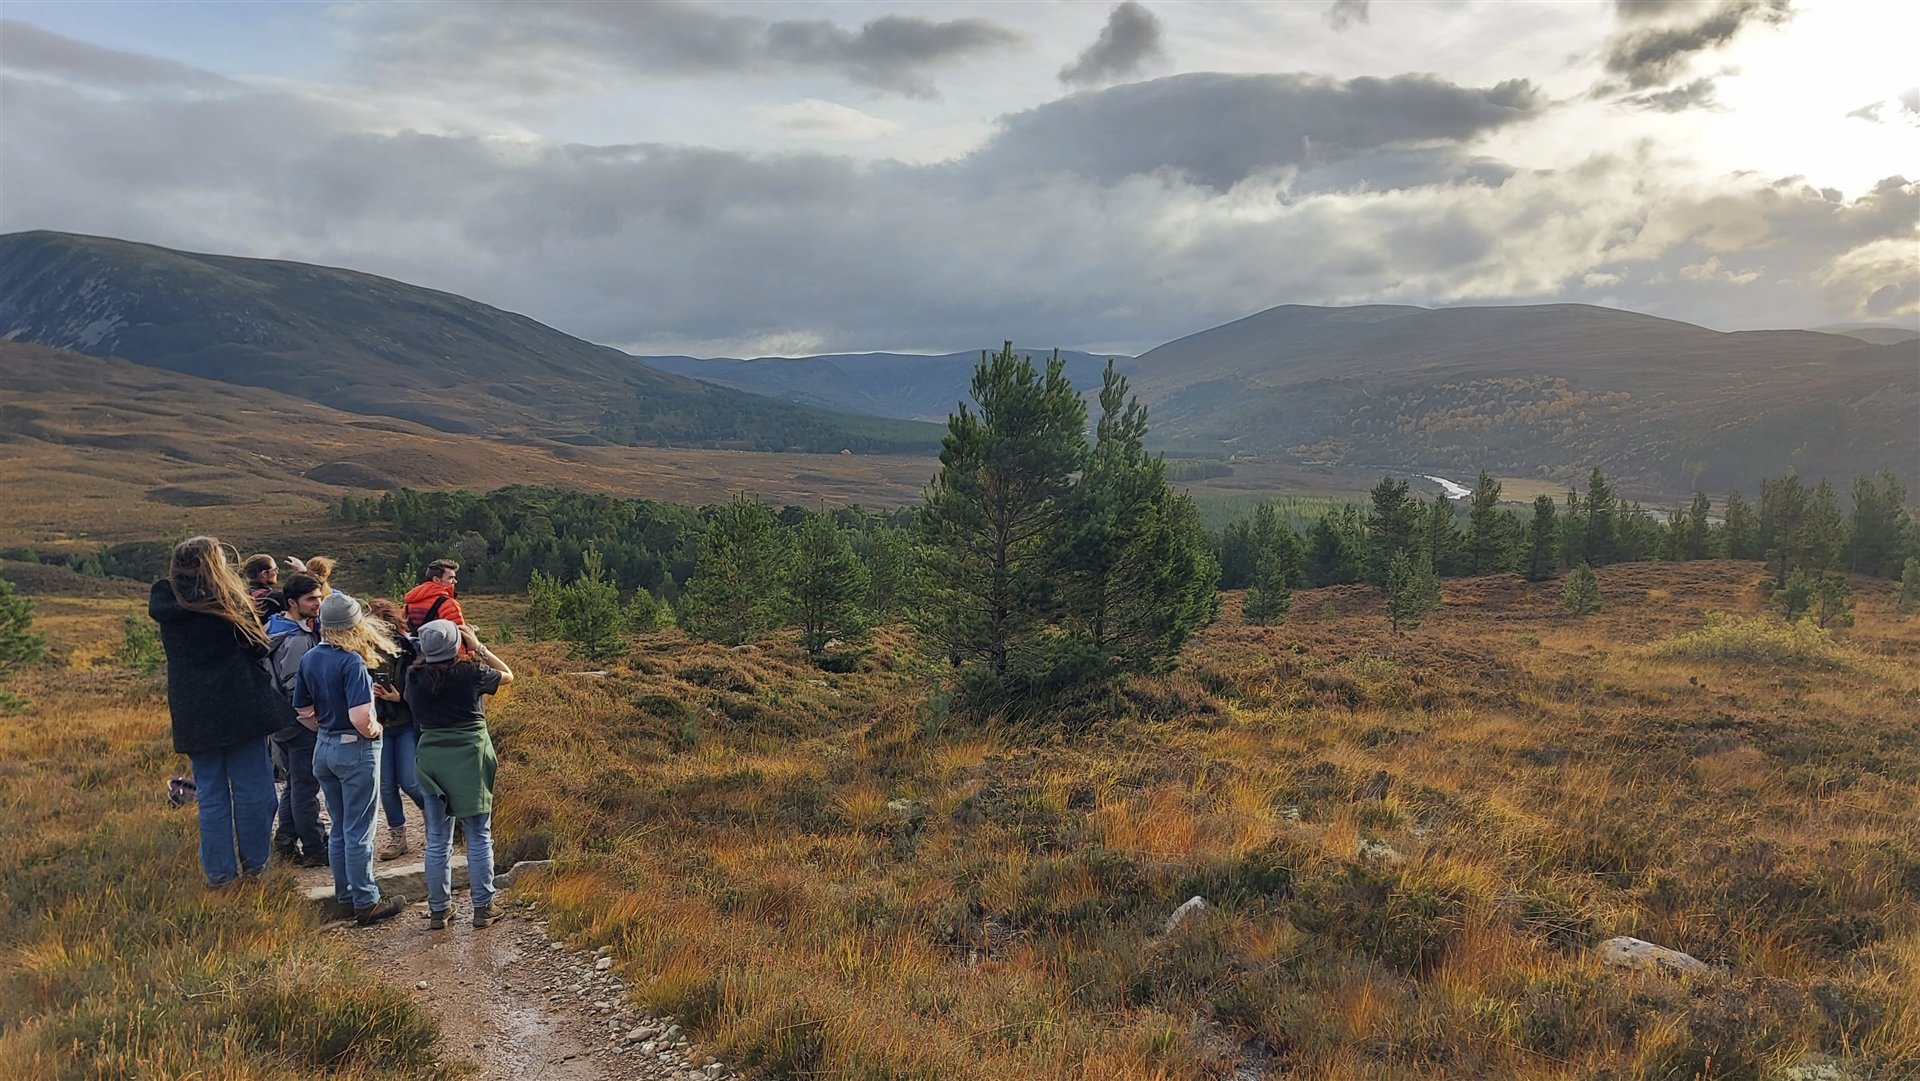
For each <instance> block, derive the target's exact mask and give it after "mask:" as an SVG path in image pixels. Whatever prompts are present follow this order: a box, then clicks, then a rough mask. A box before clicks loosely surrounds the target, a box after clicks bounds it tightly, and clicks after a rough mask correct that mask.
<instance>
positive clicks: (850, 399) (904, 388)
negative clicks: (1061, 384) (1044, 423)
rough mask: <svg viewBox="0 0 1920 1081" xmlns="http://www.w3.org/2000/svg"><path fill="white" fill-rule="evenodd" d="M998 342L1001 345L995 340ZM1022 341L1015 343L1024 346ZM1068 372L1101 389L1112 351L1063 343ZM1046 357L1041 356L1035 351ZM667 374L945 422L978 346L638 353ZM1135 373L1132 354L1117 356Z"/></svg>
mask: <svg viewBox="0 0 1920 1081" xmlns="http://www.w3.org/2000/svg"><path fill="white" fill-rule="evenodd" d="M994 344H995V346H997V345H998V344H999V343H994ZM1017 344H1018V343H1016V345H1017ZM1060 355H1061V357H1062V358H1064V359H1065V360H1066V362H1067V366H1066V370H1067V378H1069V379H1071V380H1073V384H1074V386H1077V387H1082V388H1095V387H1098V386H1099V385H1100V372H1101V370H1102V369H1103V368H1105V367H1106V363H1107V357H1106V356H1104V355H1095V354H1093V353H1081V352H1076V351H1073V350H1067V349H1063V350H1061V351H1060ZM1033 357H1034V360H1035V362H1036V363H1037V362H1039V361H1040V359H1041V357H1042V354H1041V353H1035V354H1033ZM637 359H639V360H640V361H641V362H642V363H644V364H647V365H648V366H650V367H654V368H658V369H660V370H661V371H665V372H674V373H676V374H679V375H685V376H691V377H693V378H695V379H704V380H706V381H708V382H710V383H718V384H720V385H721V386H727V387H735V388H737V389H740V390H745V391H751V392H753V393H755V394H764V395H768V396H770V397H775V398H781V399H784V400H786V401H790V402H799V403H801V404H804V405H812V406H818V407H820V408H823V409H838V410H846V411H850V412H855V413H871V414H873V415H874V416H880V417H898V418H901V419H905V420H932V421H942V422H944V421H945V420H946V419H947V415H948V414H949V413H951V412H953V407H954V405H955V403H957V402H961V401H968V400H970V399H969V396H968V395H969V390H968V388H969V387H970V386H971V385H972V383H973V369H974V365H976V364H978V363H979V361H980V354H979V352H978V351H968V352H964V353H946V354H942V355H939V356H925V355H922V354H917V353H831V354H825V355H822V356H812V357H759V358H756V359H754V360H734V359H732V358H728V357H717V358H714V359H710V360H696V359H694V358H693V357H639V358H637ZM1114 359H1115V360H1116V362H1117V366H1118V367H1119V369H1120V370H1121V371H1122V372H1127V371H1130V370H1131V368H1130V366H1129V361H1130V360H1131V359H1132V358H1130V357H1125V356H1116V357H1115V358H1114Z"/></svg>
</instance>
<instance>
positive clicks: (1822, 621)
mask: <svg viewBox="0 0 1920 1081" xmlns="http://www.w3.org/2000/svg"><path fill="white" fill-rule="evenodd" d="M1807 614H1808V615H1810V616H1812V617H1813V622H1814V624H1815V625H1816V626H1818V627H1820V628H1822V629H1825V628H1827V627H1851V626H1853V587H1851V586H1849V585H1847V580H1846V579H1845V578H1843V577H1841V576H1840V575H1838V574H1823V575H1821V576H1820V580H1819V581H1817V582H1815V583H1814V584H1813V600H1812V603H1811V604H1810V605H1809V606H1808V608H1807Z"/></svg>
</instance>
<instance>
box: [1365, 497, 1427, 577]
mask: <svg viewBox="0 0 1920 1081" xmlns="http://www.w3.org/2000/svg"><path fill="white" fill-rule="evenodd" d="M1368 495H1369V496H1370V497H1371V498H1372V500H1373V513H1371V514H1370V515H1368V516H1367V538H1368V539H1369V540H1370V541H1371V542H1372V547H1373V583H1374V584H1375V585H1381V586H1384V585H1385V584H1386V580H1387V568H1388V567H1390V566H1392V564H1393V557H1394V556H1396V555H1398V554H1400V553H1401V552H1404V551H1406V550H1407V548H1408V546H1409V545H1411V544H1412V543H1413V535H1414V532H1415V531H1416V530H1417V529H1418V527H1419V526H1420V525H1422V524H1423V523H1422V521H1421V514H1420V512H1421V507H1420V501H1419V500H1418V499H1415V498H1413V496H1412V495H1411V494H1409V491H1408V487H1407V482H1406V481H1404V480H1394V479H1393V478H1392V477H1382V478H1380V483H1378V484H1376V485H1374V486H1373V490H1372V491H1371V492H1369V493H1368Z"/></svg>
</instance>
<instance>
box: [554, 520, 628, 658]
mask: <svg viewBox="0 0 1920 1081" xmlns="http://www.w3.org/2000/svg"><path fill="white" fill-rule="evenodd" d="M580 559H581V564H582V568H581V571H580V576H579V577H578V578H575V579H574V580H573V583H572V584H571V585H569V586H567V587H565V589H563V590H562V591H561V594H560V636H561V637H562V638H565V639H566V640H567V641H568V642H570V643H572V646H571V648H569V649H568V650H567V656H569V657H579V658H584V659H586V660H593V661H603V660H607V659H608V658H611V657H618V656H621V655H623V654H625V653H626V652H627V640H626V637H625V632H626V628H627V620H626V614H625V613H623V612H622V611H621V610H620V588H619V587H618V586H616V585H614V584H613V583H612V582H611V581H610V580H608V578H607V573H606V568H605V567H604V566H602V564H601V556H600V550H599V549H597V548H588V549H586V550H585V551H583V552H582V553H581V556H580Z"/></svg>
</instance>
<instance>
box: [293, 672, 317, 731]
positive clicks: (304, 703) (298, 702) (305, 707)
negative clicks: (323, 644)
mask: <svg viewBox="0 0 1920 1081" xmlns="http://www.w3.org/2000/svg"><path fill="white" fill-rule="evenodd" d="M293 716H294V719H295V720H298V721H299V722H300V724H301V727H303V728H305V729H306V730H307V731H309V732H318V731H320V718H319V717H318V716H317V715H316V714H315V713H314V709H313V696H312V695H310V694H308V693H307V680H306V673H305V672H295V673H294V675H293Z"/></svg>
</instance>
